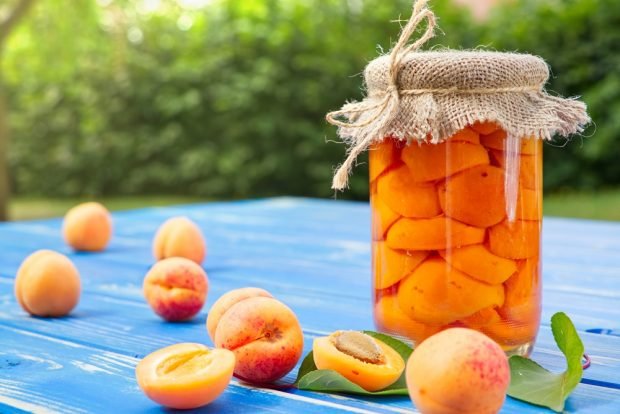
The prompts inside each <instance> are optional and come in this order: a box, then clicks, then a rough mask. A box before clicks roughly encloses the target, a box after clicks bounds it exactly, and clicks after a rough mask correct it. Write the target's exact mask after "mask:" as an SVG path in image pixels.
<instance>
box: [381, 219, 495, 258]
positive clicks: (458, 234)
mask: <svg viewBox="0 0 620 414" xmlns="http://www.w3.org/2000/svg"><path fill="white" fill-rule="evenodd" d="M386 240H387V245H388V246H389V247H390V248H392V249H401V250H443V249H447V248H451V247H461V246H466V245H468V244H478V243H482V241H483V240H484V229H480V228H477V227H472V226H468V225H467V224H463V223H460V222H458V221H456V220H452V219H450V218H448V217H443V216H440V217H433V218H430V219H410V218H401V219H400V220H398V221H397V222H396V223H394V224H393V225H392V227H390V229H389V230H388V233H387V238H386Z"/></svg>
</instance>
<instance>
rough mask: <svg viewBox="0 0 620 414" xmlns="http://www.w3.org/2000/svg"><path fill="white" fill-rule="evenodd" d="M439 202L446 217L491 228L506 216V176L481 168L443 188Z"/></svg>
mask: <svg viewBox="0 0 620 414" xmlns="http://www.w3.org/2000/svg"><path fill="white" fill-rule="evenodd" d="M438 191H439V202H440V204H441V209H442V210H443V211H444V212H445V214H446V216H448V217H452V218H454V219H456V220H459V221H462V222H463V223H465V224H469V225H470V226H475V227H489V226H492V225H494V224H497V223H499V222H500V221H502V219H503V218H504V217H505V216H506V203H505V197H504V172H503V171H502V169H501V168H497V167H493V166H491V165H478V166H476V167H472V168H469V169H467V170H465V171H462V172H460V173H457V174H455V175H454V176H452V177H451V178H449V179H448V180H447V181H446V182H445V183H442V184H440V185H439V190H438Z"/></svg>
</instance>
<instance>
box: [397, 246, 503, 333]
mask: <svg viewBox="0 0 620 414" xmlns="http://www.w3.org/2000/svg"><path fill="white" fill-rule="evenodd" d="M397 295H398V304H399V305H400V307H401V309H402V310H403V312H405V314H407V315H408V316H409V317H411V318H413V319H415V320H417V321H419V322H424V323H428V324H434V325H442V324H447V323H450V322H454V321H456V320H459V319H461V318H464V317H466V316H469V315H471V314H473V313H475V312H477V311H479V310H480V309H483V308H486V307H489V306H501V305H502V304H503V303H504V288H503V286H502V285H488V284H486V283H483V282H480V281H478V280H476V279H473V278H470V277H469V276H467V275H466V274H465V273H462V272H461V271H459V270H457V269H455V268H453V267H451V266H450V265H449V264H448V263H447V262H446V261H444V260H443V259H442V258H440V257H431V258H429V259H427V260H425V261H424V263H422V264H421V265H420V266H418V267H417V269H415V270H414V271H413V273H411V274H410V275H409V276H407V277H406V278H405V279H403V280H402V281H401V283H400V285H399V287H398V293H397Z"/></svg>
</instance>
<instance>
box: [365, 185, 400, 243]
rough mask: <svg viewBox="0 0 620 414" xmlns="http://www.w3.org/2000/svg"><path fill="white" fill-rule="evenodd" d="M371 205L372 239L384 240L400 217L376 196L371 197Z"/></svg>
mask: <svg viewBox="0 0 620 414" xmlns="http://www.w3.org/2000/svg"><path fill="white" fill-rule="evenodd" d="M370 204H371V205H372V239H373V240H383V238H384V237H385V234H386V233H387V231H388V229H389V228H390V226H391V225H392V224H394V222H395V221H396V220H398V219H399V217H400V216H399V215H398V214H397V213H395V212H394V211H392V209H391V208H389V207H388V206H387V204H385V203H384V202H383V200H381V198H379V197H378V196H376V195H373V196H371V198H370Z"/></svg>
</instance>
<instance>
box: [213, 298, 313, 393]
mask: <svg viewBox="0 0 620 414" xmlns="http://www.w3.org/2000/svg"><path fill="white" fill-rule="evenodd" d="M214 342H215V346H217V347H218V348H226V349H229V350H231V351H232V352H233V353H234V354H235V357H236V360H237V362H236V364H235V376H236V377H238V378H240V379H242V380H244V381H248V382H253V383H267V382H271V381H275V380H277V379H279V378H282V377H283V376H284V375H286V374H287V373H289V372H290V371H291V370H292V369H293V368H294V367H295V364H297V361H299V358H300V357H301V353H302V351H303V333H302V330H301V326H300V325H299V321H298V320H297V317H296V316H295V314H294V313H293V311H292V310H290V309H289V308H288V307H287V306H286V305H284V304H283V303H282V302H280V301H278V300H276V299H274V298H269V297H263V296H255V297H251V298H248V299H244V300H242V301H239V302H237V303H235V304H234V305H232V306H231V307H230V308H229V309H228V310H227V311H226V312H225V313H224V314H223V315H222V317H221V318H220V319H219V322H218V323H217V326H216V328H215V341H214Z"/></svg>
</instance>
